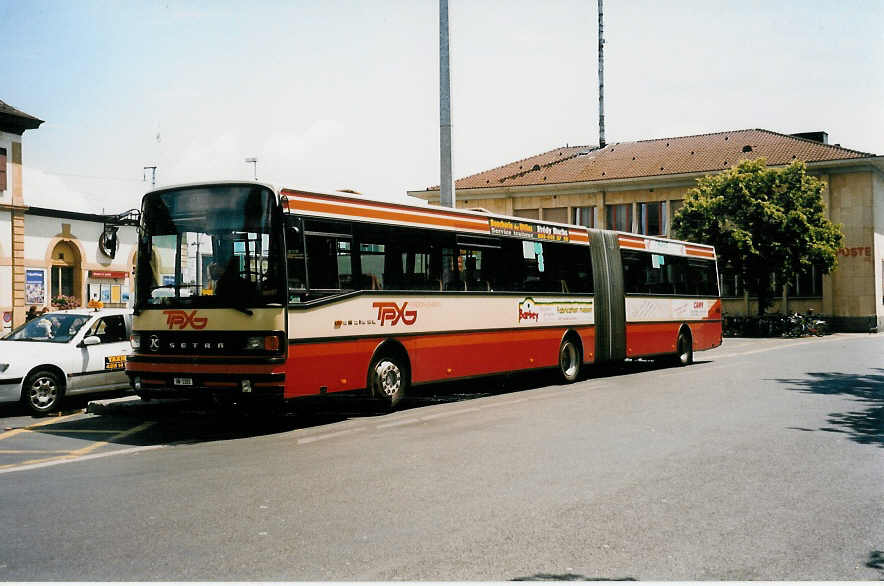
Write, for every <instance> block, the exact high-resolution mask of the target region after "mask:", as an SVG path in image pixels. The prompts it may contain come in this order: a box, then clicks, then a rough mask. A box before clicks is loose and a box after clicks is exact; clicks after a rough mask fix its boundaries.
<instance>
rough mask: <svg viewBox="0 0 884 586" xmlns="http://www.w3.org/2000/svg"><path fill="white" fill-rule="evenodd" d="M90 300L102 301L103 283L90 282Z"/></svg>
mask: <svg viewBox="0 0 884 586" xmlns="http://www.w3.org/2000/svg"><path fill="white" fill-rule="evenodd" d="M89 301H101V285H99V284H98V283H89Z"/></svg>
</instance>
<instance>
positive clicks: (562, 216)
mask: <svg viewBox="0 0 884 586" xmlns="http://www.w3.org/2000/svg"><path fill="white" fill-rule="evenodd" d="M543 219H544V220H546V221H547V222H559V223H560V224H567V223H568V208H543Z"/></svg>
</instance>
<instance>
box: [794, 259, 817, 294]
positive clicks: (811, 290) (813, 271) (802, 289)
mask: <svg viewBox="0 0 884 586" xmlns="http://www.w3.org/2000/svg"><path fill="white" fill-rule="evenodd" d="M789 296H790V297H822V296H823V272H822V271H821V270H820V269H819V268H818V267H815V266H811V267H810V268H809V269H808V270H807V271H805V272H804V273H802V274H800V275H798V278H796V279H795V282H794V283H790V284H789Z"/></svg>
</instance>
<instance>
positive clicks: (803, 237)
mask: <svg viewBox="0 0 884 586" xmlns="http://www.w3.org/2000/svg"><path fill="white" fill-rule="evenodd" d="M824 189H825V183H824V182H822V181H821V180H819V179H817V178H815V177H813V176H811V175H808V174H807V167H806V166H805V164H804V163H803V162H801V161H796V162H794V163H792V164H791V165H789V166H788V167H785V168H781V169H771V168H768V167H767V163H766V161H765V160H764V159H763V158H759V159H755V160H751V161H740V163H738V164H737V165H735V166H734V167H732V168H730V169H728V170H727V171H724V172H722V173H719V174H717V175H707V176H705V177H701V178H700V179H698V180H697V186H696V187H694V188H693V189H691V190H690V191H688V193H687V195H686V196H685V201H684V205H683V206H682V207H681V209H679V210H678V211H677V212H676V213H675V215H674V216H673V218H672V228H673V232H674V233H675V234H676V236H677V237H679V238H682V239H684V240H692V241H695V242H704V243H707V244H712V245H714V246H715V251H716V252H717V253H718V259H719V266H720V267H725V266H726V267H732V268H733V269H734V270H736V271H737V272H738V274H739V275H740V277H741V279H742V283H743V287H744V288H745V290H746V291H748V292H749V293H751V294H754V295H755V296H757V297H758V314H759V315H762V314H764V311H765V309H767V308H768V307H769V306H770V305H771V304H772V303H773V299H774V295H775V294H776V293H775V292H774V291H773V288H772V286H771V276H773V275H775V276H776V282H778V283H792V282H794V281H795V278H796V277H797V276H798V275H800V274H801V273H803V272H805V271H807V270H809V269H810V267H811V266H812V265H816V267H817V268H818V269H819V270H822V272H823V274H826V273H829V272H831V271H832V270H833V269H834V268H835V266H836V265H837V256H836V255H837V251H838V248H839V247H840V246H841V242H842V240H843V238H844V236H843V234H842V232H841V227H840V226H838V225H835V224H833V223H832V222H830V221H829V220H828V219H827V218H826V216H825V209H824V206H823V197H822V194H823V190H824Z"/></svg>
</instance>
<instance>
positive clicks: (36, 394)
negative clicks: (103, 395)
mask: <svg viewBox="0 0 884 586" xmlns="http://www.w3.org/2000/svg"><path fill="white" fill-rule="evenodd" d="M131 333H132V312H131V310H129V309H98V310H92V309H69V310H65V311H54V312H52V313H46V314H43V315H42V316H40V317H37V318H34V319H32V320H31V321H29V322H27V323H25V324H24V325H22V326H19V327H18V328H16V329H15V330H13V331H12V332H11V333H10V334H9V335H8V336H7V337H6V338H4V339H2V340H0V402H3V401H22V402H23V403H25V404H26V405H27V406H28V407H30V408H31V409H32V410H33V411H36V412H37V413H48V412H50V411H55V410H58V408H59V405H60V403H61V400H62V398H63V397H64V396H65V395H77V394H80V393H94V392H99V391H113V390H117V389H125V388H128V387H129V379H128V378H127V377H126V356H127V355H128V354H129V353H130V352H132V344H131V342H130V341H129V336H130V334H131Z"/></svg>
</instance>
